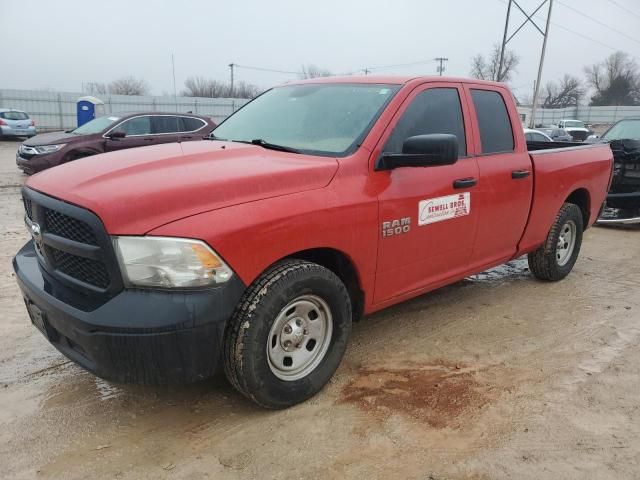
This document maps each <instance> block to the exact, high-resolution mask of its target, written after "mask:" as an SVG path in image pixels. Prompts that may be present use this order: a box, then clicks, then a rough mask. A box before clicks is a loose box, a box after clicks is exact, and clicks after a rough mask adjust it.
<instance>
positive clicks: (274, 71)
mask: <svg viewBox="0 0 640 480" xmlns="http://www.w3.org/2000/svg"><path fill="white" fill-rule="evenodd" d="M234 66H235V67H236V68H244V69H245V70H257V71H259V72H272V73H286V74H291V75H302V74H303V72H293V71H291V70H277V69H275V68H264V67H252V66H249V65H238V64H237V63H235V64H234Z"/></svg>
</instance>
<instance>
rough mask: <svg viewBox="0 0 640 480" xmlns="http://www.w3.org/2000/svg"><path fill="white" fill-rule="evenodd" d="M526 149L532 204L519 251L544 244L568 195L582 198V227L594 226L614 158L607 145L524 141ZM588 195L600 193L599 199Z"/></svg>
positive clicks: (603, 198) (604, 195)
mask: <svg viewBox="0 0 640 480" xmlns="http://www.w3.org/2000/svg"><path fill="white" fill-rule="evenodd" d="M550 146H551V147H550ZM527 149H528V150H529V157H530V158H531V164H532V168H533V172H534V187H533V203H532V205H531V216H530V217H529V222H528V223H527V228H526V230H525V234H524V236H523V238H522V240H521V242H520V251H527V250H529V249H530V248H532V247H534V246H537V245H540V244H541V243H542V242H544V239H545V238H546V235H547V233H548V231H549V225H551V224H553V221H554V219H555V216H556V214H557V213H558V211H559V209H560V208H561V207H562V203H563V202H564V201H565V200H566V195H567V193H570V194H571V195H580V196H585V199H586V200H587V202H586V203H587V204H588V205H589V208H588V211H586V212H584V213H585V220H586V221H585V226H590V225H593V223H594V222H595V221H596V220H597V217H598V213H599V211H600V208H601V206H602V204H603V202H604V200H605V197H606V193H605V192H606V191H607V186H608V182H609V180H610V178H611V166H612V159H613V153H612V152H611V149H610V148H609V145H607V144H586V145H585V144H584V143H573V142H566V143H560V142H557V143H556V142H554V143H548V142H527ZM589 192H599V193H597V194H598V197H597V198H596V197H595V196H594V197H593V198H592V197H590V195H591V194H590V193H589ZM592 194H593V193H592Z"/></svg>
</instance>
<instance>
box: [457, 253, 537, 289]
mask: <svg viewBox="0 0 640 480" xmlns="http://www.w3.org/2000/svg"><path fill="white" fill-rule="evenodd" d="M527 276H529V264H528V263H527V257H526V256H524V257H520V258H516V259H515V260H511V261H510V262H507V263H505V264H502V265H499V266H497V267H495V268H491V269H489V270H485V271H484V272H482V273H478V274H477V275H471V276H470V277H467V278H466V279H465V282H473V283H477V282H502V281H507V280H515V279H518V278H524V277H527Z"/></svg>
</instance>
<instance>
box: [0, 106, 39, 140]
mask: <svg viewBox="0 0 640 480" xmlns="http://www.w3.org/2000/svg"><path fill="white" fill-rule="evenodd" d="M36 133H38V132H37V131H36V125H35V123H34V121H33V120H31V119H30V118H29V115H28V114H27V113H26V112H23V111H21V110H13V109H8V108H0V138H3V137H27V138H30V137H33V136H34V135H35V134H36Z"/></svg>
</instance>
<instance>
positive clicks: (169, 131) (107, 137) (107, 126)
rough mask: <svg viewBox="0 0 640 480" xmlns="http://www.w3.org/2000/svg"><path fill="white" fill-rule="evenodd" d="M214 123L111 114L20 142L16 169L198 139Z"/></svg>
mask: <svg viewBox="0 0 640 480" xmlns="http://www.w3.org/2000/svg"><path fill="white" fill-rule="evenodd" d="M215 127H216V124H215V123H214V122H213V120H211V118H209V117H204V116H201V115H193V114H186V113H185V114H178V113H158V112H153V113H115V114H113V115H107V116H104V117H99V118H96V119H94V120H91V121H90V122H88V123H85V124H84V125H82V126H81V127H78V128H76V129H75V130H70V131H66V132H53V133H43V134H40V135H36V136H35V137H33V138H30V139H28V140H26V141H24V142H23V143H22V145H20V148H18V152H17V153H16V164H17V165H18V168H20V169H21V170H23V171H24V172H25V173H27V174H32V173H36V172H39V171H42V170H45V169H47V168H51V167H55V166H56V165H60V164H61V163H66V162H69V161H72V160H77V159H78V158H82V157H88V156H90V155H96V154H98V153H103V152H111V151H114V150H123V149H125V148H133V147H141V146H146V145H157V144H160V143H171V142H186V141H190V140H202V138H203V137H204V136H206V135H208V134H209V133H210V132H211V130H213V129H214V128H215Z"/></svg>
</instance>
